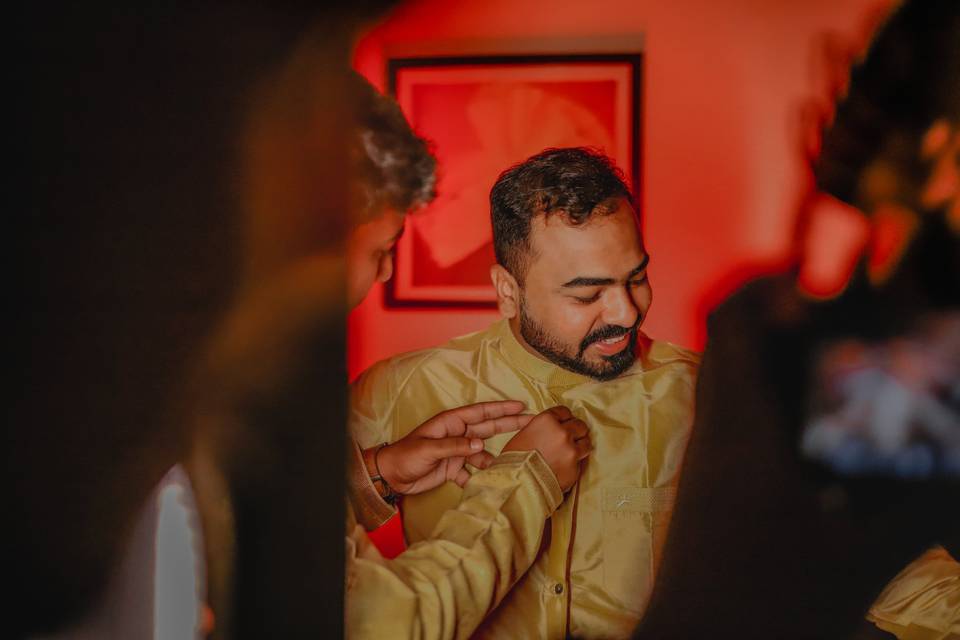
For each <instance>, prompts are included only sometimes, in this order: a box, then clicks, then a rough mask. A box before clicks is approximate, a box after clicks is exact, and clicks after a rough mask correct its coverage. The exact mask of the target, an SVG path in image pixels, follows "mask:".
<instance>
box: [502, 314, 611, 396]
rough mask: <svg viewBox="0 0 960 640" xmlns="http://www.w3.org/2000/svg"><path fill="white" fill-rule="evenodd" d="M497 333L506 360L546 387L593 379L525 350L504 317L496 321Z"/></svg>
mask: <svg viewBox="0 0 960 640" xmlns="http://www.w3.org/2000/svg"><path fill="white" fill-rule="evenodd" d="M497 334H498V336H499V338H500V344H501V345H502V349H503V354H504V356H506V358H507V360H509V361H510V363H511V364H513V365H514V366H515V367H516V368H518V369H520V370H521V371H523V372H524V373H525V374H527V375H528V376H530V377H531V378H533V379H534V380H539V381H540V382H543V383H545V384H546V385H547V386H548V387H551V388H555V387H573V386H576V385H578V384H583V383H585V382H592V381H593V378H590V377H589V376H584V375H581V374H579V373H574V372H573V371H567V370H566V369H564V368H563V367H560V366H558V365H555V364H553V363H552V362H549V361H547V360H544V359H543V358H539V357H537V356H535V355H533V354H532V353H530V352H529V351H527V350H526V349H525V348H524V347H523V345H522V344H520V342H519V341H517V337H516V336H515V335H513V331H512V330H511V329H510V323H509V322H508V321H507V320H506V319H503V320H500V322H499V323H498V326H497Z"/></svg>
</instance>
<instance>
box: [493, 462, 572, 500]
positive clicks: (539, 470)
mask: <svg viewBox="0 0 960 640" xmlns="http://www.w3.org/2000/svg"><path fill="white" fill-rule="evenodd" d="M504 466H510V467H520V468H522V469H524V470H526V471H528V472H529V473H530V475H531V476H533V478H534V479H535V480H536V481H537V484H538V485H539V486H540V489H541V490H542V492H543V495H544V497H545V498H546V499H547V504H548V505H549V507H550V511H551V512H553V511H554V510H555V509H556V508H557V507H559V506H560V503H561V502H563V490H561V489H560V483H559V482H558V481H557V476H556V475H555V474H554V473H553V470H552V469H551V468H550V465H548V464H547V461H546V460H544V459H543V456H542V455H540V452H539V451H507V452H506V453H501V454H500V455H499V456H497V457H496V458H495V459H494V461H493V463H491V465H490V467H488V468H489V469H493V468H496V467H504Z"/></svg>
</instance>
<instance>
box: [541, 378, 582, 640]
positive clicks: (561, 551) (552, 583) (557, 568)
mask: <svg viewBox="0 0 960 640" xmlns="http://www.w3.org/2000/svg"><path fill="white" fill-rule="evenodd" d="M556 382H557V381H554V380H551V383H552V384H549V385H548V394H549V396H550V398H551V400H552V401H553V405H564V406H567V403H566V402H565V401H564V398H563V392H564V391H565V390H566V389H567V388H568V387H569V386H570V385H569V384H556ZM568 408H570V407H568ZM574 491H576V486H574V489H572V490H571V491H570V492H569V493H568V494H567V496H566V498H565V499H564V502H563V504H562V505H561V507H560V509H558V510H557V511H556V512H555V513H554V514H553V517H552V518H551V519H550V535H551V537H550V550H549V558H548V562H547V578H546V581H545V583H544V585H543V589H544V600H545V601H546V603H547V607H546V608H547V637H548V638H566V637H567V632H568V629H567V623H568V621H569V617H570V599H571V597H572V594H571V593H570V567H569V563H570V545H571V544H572V543H573V522H574V519H575V518H576V500H574Z"/></svg>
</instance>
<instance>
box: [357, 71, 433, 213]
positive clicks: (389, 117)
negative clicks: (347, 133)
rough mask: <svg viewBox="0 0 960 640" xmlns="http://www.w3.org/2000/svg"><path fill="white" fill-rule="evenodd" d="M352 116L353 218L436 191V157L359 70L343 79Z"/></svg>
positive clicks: (419, 201)
mask: <svg viewBox="0 0 960 640" xmlns="http://www.w3.org/2000/svg"><path fill="white" fill-rule="evenodd" d="M347 84H348V90H349V91H350V93H351V95H350V98H351V105H352V107H353V112H354V118H355V129H354V133H353V134H352V135H351V137H350V161H351V169H352V173H353V176H354V201H355V202H354V219H355V221H356V222H357V223H363V222H366V221H368V220H370V219H372V218H375V217H377V216H378V215H380V214H381V213H382V212H383V211H384V210H385V209H387V208H390V209H395V210H396V211H400V212H407V211H410V210H413V209H416V208H418V207H420V206H422V205H425V204H427V203H429V202H430V201H431V200H433V198H434V197H435V196H436V168H437V161H436V158H434V156H433V153H432V152H431V149H430V145H429V144H428V143H427V141H426V140H424V139H423V138H421V137H420V136H418V135H417V134H416V133H414V132H413V129H411V128H410V124H409V123H408V122H407V119H406V118H405V117H404V115H403V112H402V111H401V110H400V106H399V105H398V104H397V103H396V102H395V101H394V100H392V99H391V98H389V97H387V96H384V95H383V94H381V93H380V92H379V91H377V90H376V89H374V88H373V87H372V86H370V84H369V83H368V82H367V81H366V80H364V79H363V78H362V77H360V75H358V74H356V73H351V74H350V78H349V80H348V83H347Z"/></svg>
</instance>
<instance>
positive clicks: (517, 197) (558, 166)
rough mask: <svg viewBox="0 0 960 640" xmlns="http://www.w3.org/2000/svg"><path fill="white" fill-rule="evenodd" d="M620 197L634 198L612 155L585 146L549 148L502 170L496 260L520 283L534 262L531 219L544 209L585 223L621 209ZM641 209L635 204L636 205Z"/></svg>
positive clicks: (493, 209) (497, 187) (495, 196)
mask: <svg viewBox="0 0 960 640" xmlns="http://www.w3.org/2000/svg"><path fill="white" fill-rule="evenodd" d="M615 198H625V199H627V200H628V201H629V202H630V204H631V206H633V198H632V196H631V194H630V189H629V187H627V182H626V180H625V179H624V176H623V172H622V171H620V169H619V168H617V166H616V164H614V162H613V160H611V159H610V158H609V157H607V156H606V155H604V154H603V153H601V152H600V151H597V150H595V149H589V148H586V147H570V148H563V149H544V150H543V151H541V152H540V153H538V154H536V155H535V156H532V157H530V158H528V159H527V160H525V161H523V162H521V163H520V164H517V165H514V166H512V167H510V168H509V169H507V170H506V171H504V172H503V173H501V174H500V177H499V178H497V182H496V184H494V185H493V189H492V190H491V191H490V218H491V221H492V223H493V248H494V252H495V253H496V256H497V262H499V263H500V264H501V265H503V267H504V268H505V269H506V270H507V271H509V272H510V273H511V275H513V277H514V278H516V279H517V281H518V282H520V283H521V284H522V283H523V278H524V276H525V275H526V270H527V267H528V266H529V264H530V257H531V256H530V252H531V246H530V223H531V221H532V220H533V219H534V218H535V217H537V216H539V215H545V216H548V215H552V214H554V213H557V214H561V215H563V216H564V219H565V221H566V222H568V223H569V224H571V225H581V224H583V223H585V222H586V221H587V220H589V219H590V218H592V217H593V216H597V215H609V214H611V213H613V212H614V211H616V209H617V206H616V204H614V203H613V202H612V200H613V199H615ZM634 210H636V207H634Z"/></svg>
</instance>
